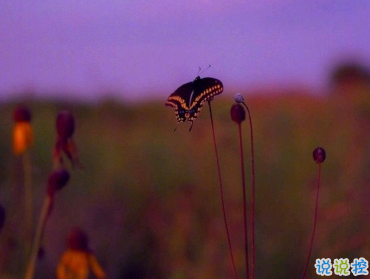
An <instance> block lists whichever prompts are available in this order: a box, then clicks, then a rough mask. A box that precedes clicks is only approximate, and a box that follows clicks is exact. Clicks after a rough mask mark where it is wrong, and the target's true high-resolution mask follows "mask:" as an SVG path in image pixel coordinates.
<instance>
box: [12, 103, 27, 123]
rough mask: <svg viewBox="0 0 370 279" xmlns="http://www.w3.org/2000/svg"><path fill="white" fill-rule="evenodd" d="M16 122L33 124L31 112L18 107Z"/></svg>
mask: <svg viewBox="0 0 370 279" xmlns="http://www.w3.org/2000/svg"><path fill="white" fill-rule="evenodd" d="M13 120H14V122H31V112H30V110H29V109H28V108H27V107H25V106H22V105H20V106H18V107H17V108H16V109H15V110H14V113H13Z"/></svg>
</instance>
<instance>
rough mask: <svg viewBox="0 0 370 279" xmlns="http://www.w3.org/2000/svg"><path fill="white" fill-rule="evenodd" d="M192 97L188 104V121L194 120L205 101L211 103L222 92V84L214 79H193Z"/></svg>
mask: <svg viewBox="0 0 370 279" xmlns="http://www.w3.org/2000/svg"><path fill="white" fill-rule="evenodd" d="M193 87H194V95H193V99H192V103H191V104H190V111H191V113H190V117H189V120H195V119H196V118H197V116H198V114H199V112H200V111H201V110H202V108H203V105H204V102H205V101H211V100H212V99H213V97H214V96H216V95H218V94H221V93H222V91H223V85H222V82H221V81H220V80H218V79H215V78H210V77H206V78H202V79H195V80H194V82H193Z"/></svg>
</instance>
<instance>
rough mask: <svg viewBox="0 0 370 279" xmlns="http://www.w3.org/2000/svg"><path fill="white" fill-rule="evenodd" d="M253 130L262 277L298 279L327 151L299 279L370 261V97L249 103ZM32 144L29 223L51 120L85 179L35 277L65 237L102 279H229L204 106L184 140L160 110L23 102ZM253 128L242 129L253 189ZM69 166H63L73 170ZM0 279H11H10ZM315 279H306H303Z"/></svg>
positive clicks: (229, 159) (238, 210) (227, 129)
mask: <svg viewBox="0 0 370 279" xmlns="http://www.w3.org/2000/svg"><path fill="white" fill-rule="evenodd" d="M244 97H245V101H246V103H247V104H248V106H249V108H250V110H251V113H252V118H253V127H254V133H255V135H254V136H255V138H254V141H255V162H256V214H257V216H256V241H257V243H256V245H257V251H256V252H257V255H256V268H257V270H256V275H257V278H265V279H266V278H274V279H278V278H300V276H301V274H302V271H303V267H304V263H305V260H306V255H307V253H308V244H309V238H310V234H311V229H312V223H313V210H314V197H315V186H316V177H317V164H316V163H315V162H314V160H313V158H312V151H313V149H314V148H315V147H317V146H321V147H323V148H325V150H326V155H327V159H326V161H325V162H324V164H323V166H322V184H321V190H320V200H319V220H318V224H317V226H318V227H317V231H316V238H315V245H314V249H313V254H312V257H311V262H312V264H311V265H310V268H309V271H308V277H307V278H316V277H315V276H316V275H315V274H314V272H315V270H314V267H313V265H314V261H315V259H316V258H329V257H330V258H332V259H334V258H349V259H350V261H352V259H353V258H359V257H365V258H367V260H369V259H370V249H369V247H370V246H369V244H368V243H369V242H368V241H369V240H368V235H369V234H370V227H369V225H368V224H369V221H370V219H369V218H370V205H369V202H368V201H369V198H370V187H369V186H370V172H369V168H370V129H369V127H370V92H369V90H358V91H354V92H352V93H351V95H350V96H348V95H346V96H341V95H339V94H338V95H335V94H334V95H332V96H327V97H317V96H313V95H308V94H275V95H245V96H244ZM232 104H233V97H232V96H231V95H227V94H224V96H220V97H216V98H215V100H214V101H213V102H212V108H213V114H214V120H215V129H216V140H217V144H218V148H219V154H220V163H221V171H222V178H223V184H224V186H225V197H226V209H227V216H228V220H229V224H230V228H231V236H232V243H233V248H234V253H235V257H236V263H237V269H238V271H239V274H240V277H241V278H243V276H241V275H242V274H243V273H244V254H243V252H244V248H243V223H242V221H243V219H242V189H241V174H240V165H239V153H238V147H239V146H238V134H237V126H236V124H235V123H233V122H232V121H231V119H230V107H231V105H232ZM15 105H16V104H9V103H7V104H0V109H1V117H0V156H1V157H0V202H1V203H2V204H3V205H4V207H5V208H6V210H7V220H6V223H5V227H4V229H3V231H2V232H1V235H0V245H1V246H0V268H1V272H2V274H3V277H1V278H21V277H20V275H19V272H18V271H19V270H20V269H21V268H22V267H21V265H22V260H20V259H21V258H22V257H21V252H20V250H22V246H23V245H24V243H23V234H22V232H23V225H24V224H23V222H22V220H23V219H24V216H23V212H24V210H23V207H22V206H23V198H24V197H23V195H22V193H23V192H22V187H21V185H22V168H21V162H20V159H19V158H17V157H15V156H14V155H13V154H12V149H11V138H12V125H13V122H12V111H13V109H14V107H15ZM26 105H27V106H29V108H30V109H31V111H32V115H33V119H32V126H33V129H34V135H35V143H34V146H33V147H32V149H31V150H30V155H31V161H32V184H33V192H34V205H35V206H34V209H35V210H34V219H35V220H34V223H36V220H37V216H38V214H39V211H40V207H41V203H42V200H43V197H44V195H45V188H46V181H47V177H48V175H49V173H50V171H51V169H52V149H53V144H54V140H55V117H56V114H57V113H58V111H60V110H61V109H68V110H70V111H71V112H72V113H73V114H74V116H75V119H76V132H75V135H74V140H75V142H76V144H77V146H78V149H79V155H80V159H81V162H82V164H83V165H84V169H83V170H80V169H71V168H69V169H70V172H71V180H70V182H69V184H68V185H67V187H66V188H65V189H63V190H62V191H61V192H60V193H58V195H57V196H56V199H55V204H54V208H53V211H52V214H51V216H50V219H49V220H48V223H47V225H46V230H45V235H44V240H43V243H42V247H43V248H44V250H45V255H44V257H43V258H42V259H40V260H39V261H38V265H37V269H36V277H35V278H40V279H43V278H53V276H54V274H55V269H56V265H57V263H58V260H59V257H60V255H61V253H62V252H63V251H64V249H65V236H66V234H67V232H68V231H69V229H70V227H71V226H80V227H82V228H83V229H85V230H86V232H87V233H88V235H89V237H90V243H91V248H92V249H93V250H94V252H95V254H96V256H97V258H98V259H99V261H100V262H101V264H102V266H103V267H104V268H105V270H106V271H107V273H108V274H109V278H117V279H123V278H143V279H144V278H154V279H156V278H158V279H159V278H168V279H182V278H184V279H185V278H186V279H191V278H202V279H208V278H209V279H211V278H212V279H218V278H220V279H224V278H232V276H233V273H232V268H231V264H230V259H229V254H228V250H227V242H226V235H225V231H224V228H223V221H222V212H221V207H220V194H219V187H218V180H217V172H216V164H215V155H214V150H213V144H212V134H211V126H210V119H209V113H208V106H207V105H205V106H204V108H203V110H202V112H201V113H200V115H199V117H198V119H197V120H196V121H195V122H194V127H193V130H192V131H191V132H188V128H189V124H188V123H186V124H182V125H180V126H179V127H178V128H177V131H176V132H173V130H174V128H175V127H176V125H177V124H176V119H175V116H174V113H173V109H172V108H166V107H164V101H163V102H156V101H154V102H153V103H151V102H146V103H143V104H135V105H128V104H126V105H125V104H121V103H118V102H115V101H106V102H102V103H100V104H95V105H86V104H85V105H83V104H73V103H51V102H41V101H30V102H26ZM248 133H249V127H248V123H247V122H244V123H243V137H244V141H245V143H244V144H245V148H244V151H245V158H246V170H245V171H246V177H247V187H248V189H250V188H249V187H250V171H249V170H250V163H249V159H250V151H249V134H248ZM68 167H69V165H68ZM6 276H8V277H6ZM310 276H311V277H310Z"/></svg>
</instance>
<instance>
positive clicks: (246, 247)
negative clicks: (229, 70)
mask: <svg viewBox="0 0 370 279" xmlns="http://www.w3.org/2000/svg"><path fill="white" fill-rule="evenodd" d="M238 131H239V146H240V163H241V171H242V188H243V216H244V249H245V272H246V275H245V277H246V278H247V279H249V256H248V253H249V252H248V223H247V195H246V187H245V174H244V155H243V154H244V152H243V140H242V125H241V124H240V123H239V124H238Z"/></svg>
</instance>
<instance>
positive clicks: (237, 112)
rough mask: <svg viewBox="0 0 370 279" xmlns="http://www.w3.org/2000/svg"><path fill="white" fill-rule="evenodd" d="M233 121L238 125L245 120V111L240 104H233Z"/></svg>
mask: <svg viewBox="0 0 370 279" xmlns="http://www.w3.org/2000/svg"><path fill="white" fill-rule="evenodd" d="M230 115H231V119H232V120H233V121H234V122H236V123H237V124H240V123H242V122H243V121H244V120H245V110H244V108H243V106H242V105H240V104H233V105H232V106H231V110H230Z"/></svg>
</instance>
